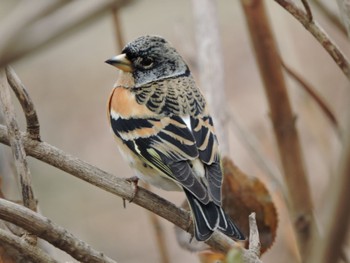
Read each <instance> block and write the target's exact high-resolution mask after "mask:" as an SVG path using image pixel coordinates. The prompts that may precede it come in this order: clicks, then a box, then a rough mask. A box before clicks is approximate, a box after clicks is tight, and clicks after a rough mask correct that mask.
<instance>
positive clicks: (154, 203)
mask: <svg viewBox="0 0 350 263" xmlns="http://www.w3.org/2000/svg"><path fill="white" fill-rule="evenodd" d="M21 139H22V142H23V145H24V148H25V150H26V153H27V154H28V155H30V156H32V157H34V158H36V159H38V160H41V161H43V162H45V163H47V164H49V165H52V166H54V167H56V168H58V169H60V170H62V171H65V172H67V173H69V174H72V175H74V176H75V177H77V178H79V179H81V180H84V181H86V182H88V183H90V184H93V185H95V186H97V187H99V188H101V189H104V190H106V191H108V192H110V193H112V194H115V195H118V196H120V197H121V198H124V199H126V200H132V202H133V203H135V204H137V205H139V206H142V207H144V208H146V209H147V210H149V211H151V212H153V213H155V214H157V215H159V216H161V217H163V218H165V219H166V220H168V221H169V222H171V223H173V224H174V225H176V226H178V227H180V228H181V229H183V230H184V231H186V232H189V233H191V234H193V226H192V224H191V218H190V214H189V212H188V211H185V210H183V209H179V208H177V207H176V206H175V205H174V204H172V203H170V202H169V201H167V200H165V199H163V198H161V197H159V196H157V195H156V194H154V193H152V192H150V191H147V190H145V189H143V188H141V187H139V188H138V191H137V194H136V196H135V197H133V196H134V189H133V187H132V185H131V183H130V182H127V181H126V180H124V179H121V178H118V177H117V176H115V175H112V174H109V173H107V172H105V171H103V170H101V169H99V168H97V167H95V166H93V165H91V164H89V163H86V162H84V161H82V160H80V159H78V158H76V157H74V156H71V155H68V154H66V153H64V152H63V151H62V150H59V149H57V148H56V147H54V146H51V145H50V144H48V143H46V142H38V141H35V140H32V139H30V138H29V137H28V136H26V135H25V134H24V133H21ZM0 142H1V143H3V144H6V145H9V138H8V136H7V129H6V127H4V126H3V125H0ZM207 244H208V245H209V246H211V247H212V248H213V249H214V250H218V251H221V252H223V253H226V252H227V251H228V250H229V249H230V248H231V247H239V245H238V244H237V243H235V242H234V241H233V240H231V239H230V238H228V237H227V236H225V235H223V234H222V233H219V232H214V234H213V236H212V238H211V239H209V240H208V241H207Z"/></svg>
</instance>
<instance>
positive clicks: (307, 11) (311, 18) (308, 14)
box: [301, 0, 313, 22]
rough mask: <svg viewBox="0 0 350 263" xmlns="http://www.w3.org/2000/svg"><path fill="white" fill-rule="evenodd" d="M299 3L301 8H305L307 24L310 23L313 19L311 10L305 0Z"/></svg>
mask: <svg viewBox="0 0 350 263" xmlns="http://www.w3.org/2000/svg"><path fill="white" fill-rule="evenodd" d="M301 2H302V3H303V6H304V8H305V11H306V15H307V18H308V19H309V22H312V20H313V17H312V12H311V8H310V6H309V3H308V2H307V0H301Z"/></svg>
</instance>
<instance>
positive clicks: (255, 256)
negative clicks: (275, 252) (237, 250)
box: [243, 213, 261, 263]
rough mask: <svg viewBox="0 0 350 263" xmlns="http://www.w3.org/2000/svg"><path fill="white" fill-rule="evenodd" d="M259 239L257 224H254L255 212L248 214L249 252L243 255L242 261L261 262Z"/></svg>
mask: <svg viewBox="0 0 350 263" xmlns="http://www.w3.org/2000/svg"><path fill="white" fill-rule="evenodd" d="M260 246H261V245H260V239H259V231H258V226H257V224H256V219H255V213H251V214H250V215H249V250H248V252H249V253H246V254H245V255H243V260H244V262H254V263H258V262H261V261H260V260H259V257H260Z"/></svg>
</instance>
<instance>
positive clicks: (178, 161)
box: [106, 36, 244, 241]
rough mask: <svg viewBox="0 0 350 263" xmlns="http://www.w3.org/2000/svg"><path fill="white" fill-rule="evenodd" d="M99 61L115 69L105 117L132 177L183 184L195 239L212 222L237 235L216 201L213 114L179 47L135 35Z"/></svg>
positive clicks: (170, 186) (207, 232)
mask: <svg viewBox="0 0 350 263" xmlns="http://www.w3.org/2000/svg"><path fill="white" fill-rule="evenodd" d="M106 63H108V64H110V65H113V66H115V67H117V68H118V69H120V70H121V72H120V74H119V77H118V80H117V82H116V84H115V86H114V89H113V91H112V93H111V95H110V97H109V101H108V117H109V120H110V125H111V127H112V130H113V132H114V134H115V138H116V141H117V143H118V146H119V149H120V151H121V153H122V155H123V156H124V157H125V158H126V160H127V161H128V162H129V164H130V166H131V167H133V168H134V169H135V170H136V173H137V177H138V178H141V179H143V180H145V181H147V182H149V183H151V184H152V185H154V186H156V187H159V188H162V189H165V190H183V191H184V192H185V194H186V197H187V200H188V203H189V205H190V208H191V211H192V214H193V218H194V225H195V237H196V239H197V240H198V241H204V240H207V239H208V238H210V236H211V235H212V233H213V231H214V230H216V229H218V230H219V231H221V232H222V233H224V234H226V235H227V236H230V237H233V238H235V239H238V240H243V239H244V236H243V234H242V233H241V232H240V230H239V229H238V228H237V226H236V225H235V224H234V223H233V221H232V220H231V219H230V218H229V217H228V216H227V215H226V213H225V212H224V211H223V209H222V207H221V203H222V202H221V185H222V179H223V175H222V167H221V161H220V154H219V149H218V141H217V138H216V136H215V130H214V126H213V120H212V118H211V117H210V114H209V112H208V106H207V104H206V101H205V98H204V96H203V94H202V93H201V91H200V90H199V89H198V87H197V86H196V83H195V81H194V79H193V77H192V75H191V72H190V69H189V68H188V66H187V64H186V63H185V61H184V60H183V59H182V57H181V56H180V55H179V53H178V52H177V51H176V50H175V49H174V48H173V47H172V46H171V45H170V44H169V43H168V42H167V41H166V40H165V39H163V38H161V37H157V36H142V37H139V38H137V39H136V40H134V41H132V42H130V43H129V44H127V45H126V46H125V47H124V49H123V50H122V54H121V55H118V56H115V57H113V58H111V59H109V60H107V61H106Z"/></svg>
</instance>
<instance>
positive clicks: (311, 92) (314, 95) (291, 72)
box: [281, 60, 340, 135]
mask: <svg viewBox="0 0 350 263" xmlns="http://www.w3.org/2000/svg"><path fill="white" fill-rule="evenodd" d="M281 63H282V66H283V68H284V69H285V71H286V72H287V73H288V75H290V76H291V77H292V78H293V79H294V80H295V81H297V82H298V83H299V84H300V86H301V87H302V88H303V89H304V90H305V91H306V92H307V93H308V94H309V95H310V96H311V97H312V98H313V99H314V100H315V102H316V104H317V105H318V106H319V107H320V108H321V110H322V112H323V113H324V114H325V115H326V117H327V118H328V120H329V121H330V123H331V124H332V125H333V127H334V129H335V130H336V131H337V134H338V135H340V131H339V125H338V120H337V118H336V117H335V115H334V113H333V112H332V110H331V109H330V107H329V105H327V103H326V101H325V100H324V99H323V98H322V97H321V95H320V94H318V93H317V91H316V90H315V89H314V88H313V87H312V86H311V84H309V83H307V82H306V81H305V80H304V79H303V77H301V76H300V75H299V74H298V73H297V72H295V71H294V70H293V69H292V68H291V67H289V66H288V65H287V64H286V63H284V61H283V60H281Z"/></svg>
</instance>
